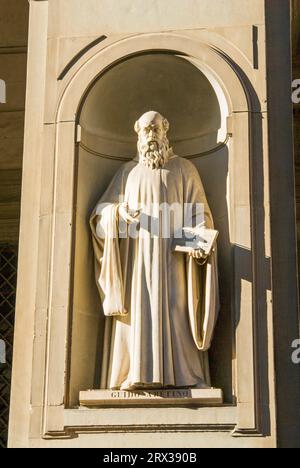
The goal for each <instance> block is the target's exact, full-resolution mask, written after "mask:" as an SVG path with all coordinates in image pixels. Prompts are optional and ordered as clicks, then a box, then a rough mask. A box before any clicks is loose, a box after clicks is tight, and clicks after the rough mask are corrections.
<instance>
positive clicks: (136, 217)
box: [119, 202, 141, 224]
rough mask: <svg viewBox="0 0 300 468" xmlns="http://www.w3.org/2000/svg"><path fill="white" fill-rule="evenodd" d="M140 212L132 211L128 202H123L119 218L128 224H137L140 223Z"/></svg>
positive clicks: (120, 206)
mask: <svg viewBox="0 0 300 468" xmlns="http://www.w3.org/2000/svg"><path fill="white" fill-rule="evenodd" d="M140 214H141V212H140V210H136V211H131V210H130V209H129V205H128V203H127V202H123V203H121V204H120V205H119V216H120V217H121V218H122V219H123V220H124V221H125V222H126V223H127V224H133V223H135V224H137V223H139V221H140Z"/></svg>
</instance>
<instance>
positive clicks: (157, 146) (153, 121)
mask: <svg viewBox="0 0 300 468" xmlns="http://www.w3.org/2000/svg"><path fill="white" fill-rule="evenodd" d="M134 129H135V131H136V132H137V134H138V136H139V138H138V152H139V155H140V159H141V162H143V163H144V164H145V165H146V166H147V167H150V168H152V169H158V168H159V167H163V166H164V164H165V163H166V161H167V159H168V155H169V149H170V148H169V141H168V138H167V132H168V130H169V122H168V121H167V119H166V118H165V117H163V116H162V115H161V114H160V113H159V112H156V111H149V112H146V113H145V114H143V115H142V116H141V117H140V118H139V120H138V121H137V122H136V123H135V126H134Z"/></svg>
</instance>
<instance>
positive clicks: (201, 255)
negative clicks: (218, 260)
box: [189, 249, 208, 260]
mask: <svg viewBox="0 0 300 468" xmlns="http://www.w3.org/2000/svg"><path fill="white" fill-rule="evenodd" d="M189 255H190V257H193V258H195V259H197V260H206V259H207V257H208V255H207V254H206V253H205V252H204V250H203V249H195V250H192V251H191V252H190V253H189Z"/></svg>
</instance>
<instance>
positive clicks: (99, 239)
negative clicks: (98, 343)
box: [90, 153, 219, 389]
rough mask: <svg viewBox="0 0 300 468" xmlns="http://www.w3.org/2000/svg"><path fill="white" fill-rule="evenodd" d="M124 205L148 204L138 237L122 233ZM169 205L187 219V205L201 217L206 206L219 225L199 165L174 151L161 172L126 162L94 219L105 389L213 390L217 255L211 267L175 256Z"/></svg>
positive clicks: (207, 220)
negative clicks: (165, 213)
mask: <svg viewBox="0 0 300 468" xmlns="http://www.w3.org/2000/svg"><path fill="white" fill-rule="evenodd" d="M123 200H124V201H126V202H128V205H129V207H130V209H132V210H135V209H139V208H141V207H142V211H141V214H140V229H139V230H138V229H136V226H132V225H131V226H130V227H129V228H128V229H130V228H132V227H134V229H135V231H134V235H131V236H128V232H127V233H125V235H123V233H122V232H123V231H122V232H121V234H120V231H121V229H119V216H118V207H119V203H120V201H123ZM162 204H167V205H165V206H172V204H177V205H176V206H178V205H179V206H180V207H181V211H182V219H183V218H184V215H183V212H184V209H185V208H184V207H185V206H186V205H185V204H189V205H187V206H189V207H191V206H192V217H193V218H195V217H196V216H197V215H199V212H198V211H199V206H201V204H202V206H204V216H205V223H206V227H207V228H213V220H212V216H211V212H210V209H209V206H208V204H207V200H206V196H205V193H204V189H203V186H202V183H201V179H200V176H199V174H198V171H197V169H196V167H195V166H194V165H193V163H191V162H190V161H188V160H187V159H184V158H181V157H178V156H175V155H173V154H172V153H171V156H170V157H169V159H168V160H167V162H166V163H165V165H164V166H163V167H162V168H158V169H152V168H150V167H147V166H146V165H145V164H144V163H143V162H142V161H138V160H132V161H130V162H128V163H125V164H123V165H122V166H121V168H120V169H119V170H118V171H117V173H116V175H115V176H114V178H113V180H112V181H111V183H110V185H109V187H108V188H107V190H106V192H105V193H104V195H103V196H102V197H101V199H100V201H99V202H98V204H97V206H96V208H95V210H94V211H93V213H92V216H91V219H90V225H91V229H92V234H93V246H94V252H95V274H96V282H97V286H98V289H99V292H100V297H101V301H102V305H103V311H104V314H105V315H106V318H105V331H104V345H103V353H102V374H101V388H111V389H119V388H121V389H133V388H166V387H197V388H207V387H209V386H210V377H209V367H208V356H207V350H208V349H209V347H210V344H211V340H212V336H213V331H214V326H215V323H216V319H217V315H218V308H219V296H218V275H217V261H216V251H214V252H213V253H212V254H211V255H210V256H209V258H208V261H207V262H206V263H205V265H203V266H200V265H199V264H198V262H197V260H196V259H194V258H192V257H191V256H189V255H188V254H185V253H182V252H174V250H173V241H174V237H175V236H176V235H177V234H176V232H177V229H178V227H179V226H177V224H178V219H174V216H173V217H172V216H170V217H169V219H170V221H169V225H168V227H167V229H166V231H163V227H162V224H163V222H162V220H161V214H160V209H159V208H158V207H159V206H161V205H162ZM126 226H127V225H126ZM147 226H148V227H147ZM149 226H151V228H149ZM193 226H195V224H193ZM181 227H182V226H181ZM123 228H124V225H123ZM168 230H169V232H170V235H165V233H166V232H167V231H168ZM132 232H133V231H132Z"/></svg>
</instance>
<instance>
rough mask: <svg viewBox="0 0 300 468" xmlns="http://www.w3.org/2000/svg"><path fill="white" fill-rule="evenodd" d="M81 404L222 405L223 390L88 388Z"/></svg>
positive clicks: (81, 396)
mask: <svg viewBox="0 0 300 468" xmlns="http://www.w3.org/2000/svg"><path fill="white" fill-rule="evenodd" d="M79 401H80V405H81V406H88V407H89V406H120V405H137V406H140V405H141V406H142V405H175V404H177V405H182V404H184V405H221V404H222V403H223V392H222V390H221V389H218V388H208V389H198V388H192V389H186V388H176V389H157V390H133V391H128V390H87V391H82V392H80V394H79Z"/></svg>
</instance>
